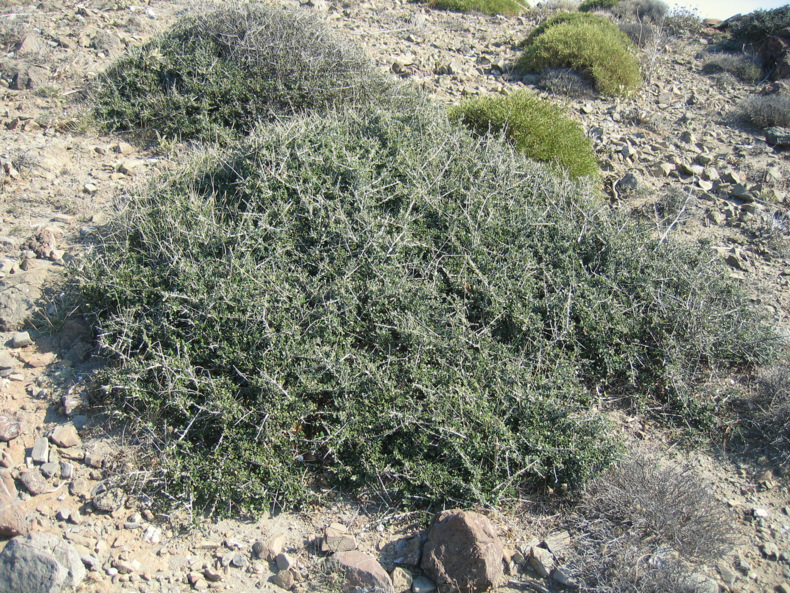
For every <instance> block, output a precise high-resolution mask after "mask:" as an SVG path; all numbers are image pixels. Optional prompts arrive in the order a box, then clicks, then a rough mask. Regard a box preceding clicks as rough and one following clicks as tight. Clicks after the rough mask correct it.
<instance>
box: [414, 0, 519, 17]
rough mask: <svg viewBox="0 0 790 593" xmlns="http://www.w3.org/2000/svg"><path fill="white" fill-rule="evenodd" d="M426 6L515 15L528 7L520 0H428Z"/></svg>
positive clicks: (456, 10)
mask: <svg viewBox="0 0 790 593" xmlns="http://www.w3.org/2000/svg"><path fill="white" fill-rule="evenodd" d="M428 6H430V7H431V8H438V9H439V10H451V11H453V12H481V13H483V14H488V15H496V14H502V15H505V16H515V15H517V14H521V13H522V12H524V11H525V10H527V9H528V8H529V5H527V4H525V3H524V2H522V1H521V0H428Z"/></svg>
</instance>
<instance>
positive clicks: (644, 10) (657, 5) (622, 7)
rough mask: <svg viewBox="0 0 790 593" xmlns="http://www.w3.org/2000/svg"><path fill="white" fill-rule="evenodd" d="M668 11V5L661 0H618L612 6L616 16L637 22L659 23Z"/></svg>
mask: <svg viewBox="0 0 790 593" xmlns="http://www.w3.org/2000/svg"><path fill="white" fill-rule="evenodd" d="M668 11H669V6H667V3H666V2H663V0H620V2H618V3H617V4H616V5H615V6H613V7H612V14H614V15H615V16H616V17H618V18H620V19H623V20H626V21H633V22H638V23H652V24H659V23H661V22H662V21H663V20H664V17H666V15H667V12H668Z"/></svg>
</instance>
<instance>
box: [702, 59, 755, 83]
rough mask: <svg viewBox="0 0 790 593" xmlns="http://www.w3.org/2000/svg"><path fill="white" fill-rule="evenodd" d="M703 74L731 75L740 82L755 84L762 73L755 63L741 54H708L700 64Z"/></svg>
mask: <svg viewBox="0 0 790 593" xmlns="http://www.w3.org/2000/svg"><path fill="white" fill-rule="evenodd" d="M702 71H703V72H704V73H705V74H721V73H722V72H727V73H729V74H732V75H733V76H734V77H735V78H737V79H738V80H740V81H741V82H746V83H749V84H752V83H755V82H757V81H758V80H760V79H761V78H762V71H761V70H760V66H758V65H757V62H756V61H755V60H754V59H752V58H750V57H749V56H746V55H743V54H729V53H715V54H709V55H708V56H707V57H706V58H705V61H704V63H703V64H702Z"/></svg>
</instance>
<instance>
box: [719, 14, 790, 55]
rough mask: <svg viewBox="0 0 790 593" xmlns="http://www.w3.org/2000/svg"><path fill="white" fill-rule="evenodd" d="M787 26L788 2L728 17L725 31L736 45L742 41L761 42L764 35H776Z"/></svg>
mask: <svg viewBox="0 0 790 593" xmlns="http://www.w3.org/2000/svg"><path fill="white" fill-rule="evenodd" d="M787 27H790V4H786V5H784V6H781V7H779V8H774V9H773V10H755V11H753V12H750V13H749V14H745V15H742V16H739V17H738V18H736V19H730V20H729V21H728V22H727V33H729V35H730V37H731V38H732V40H733V42H734V44H735V45H736V46H738V44H741V45H742V44H743V43H754V44H761V43H762V42H763V41H765V38H766V37H769V36H770V35H776V34H777V33H779V32H780V31H781V30H782V29H786V28H787ZM730 45H732V44H730Z"/></svg>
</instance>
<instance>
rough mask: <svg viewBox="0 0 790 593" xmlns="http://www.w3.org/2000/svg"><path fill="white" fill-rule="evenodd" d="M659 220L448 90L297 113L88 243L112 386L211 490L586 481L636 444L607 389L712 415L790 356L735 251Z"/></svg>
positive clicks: (190, 166) (240, 501) (181, 485)
mask: <svg viewBox="0 0 790 593" xmlns="http://www.w3.org/2000/svg"><path fill="white" fill-rule="evenodd" d="M651 233H652V229H645V230H642V229H640V228H639V227H637V226H635V224H634V223H633V222H630V220H629V219H628V218H627V217H626V216H625V215H620V214H618V213H617V212H612V211H610V210H609V209H608V208H606V207H604V206H602V205H601V204H600V202H599V201H598V199H597V197H595V196H594V195H592V190H591V188H587V186H585V185H579V184H576V183H573V182H571V181H569V180H568V179H567V178H563V177H560V176H557V175H555V174H554V172H553V171H552V170H551V169H550V168H548V167H546V166H543V165H540V164H537V163H534V162H532V161H530V160H528V159H526V158H525V157H523V156H522V155H519V154H518V153H516V152H515V151H513V150H512V148H511V147H510V146H509V145H508V144H507V143H506V142H504V141H503V140H502V139H501V138H499V137H488V136H487V137H484V138H475V137H474V136H473V135H472V134H470V133H469V132H468V131H467V130H465V129H464V128H463V127H461V126H457V125H452V124H451V123H450V122H449V121H448V120H447V118H446V117H445V116H444V115H443V111H442V110H441V109H439V108H433V107H431V106H430V105H427V104H426V105H423V106H422V107H421V108H420V109H414V110H409V111H400V112H392V111H388V110H365V111H362V112H348V113H329V114H327V115H324V116H319V115H315V114H312V115H310V116H305V117H293V118H288V119H284V120H282V121H279V122H277V123H275V124H271V125H267V126H262V127H259V128H257V129H256V130H255V131H254V132H253V133H252V134H251V135H249V136H248V137H246V138H244V139H241V140H239V142H238V143H237V144H234V145H233V146H230V147H228V148H226V149H224V150H217V149H212V150H210V151H209V150H205V151H202V152H197V153H196V154H195V155H194V156H193V158H192V160H191V161H189V162H188V163H187V164H185V165H183V166H182V167H181V168H179V169H174V170H171V171H168V172H166V173H164V174H163V177H161V178H159V179H156V180H154V181H152V183H151V185H150V187H149V188H148V189H147V190H141V191H140V192H139V193H137V194H135V195H132V196H130V198H129V201H128V204H127V205H126V206H125V208H124V209H123V211H122V212H121V214H120V216H119V218H118V219H117V220H116V221H114V222H113V223H112V224H111V225H110V226H109V227H108V228H107V229H105V230H104V232H103V233H101V237H100V238H99V239H97V244H96V247H95V248H94V249H93V250H92V251H90V252H89V253H86V254H85V257H84V258H83V259H82V261H81V264H80V265H79V267H78V268H77V269H76V273H77V278H76V280H78V281H79V283H80V286H81V288H82V297H83V300H84V302H85V303H86V307H87V308H88V310H89V311H91V312H93V313H94V314H95V315H96V319H97V322H98V323H99V324H100V328H101V330H100V334H99V340H100V344H101V347H102V349H103V352H104V353H105V355H106V356H108V357H109V358H111V359H114V360H115V361H116V362H115V364H111V365H106V366H105V367H104V368H103V369H102V370H101V371H100V372H99V374H98V376H97V387H100V388H97V390H96V393H95V395H94V397H95V398H97V399H98V401H99V402H105V403H107V404H113V405H114V406H116V408H117V410H118V414H119V416H120V418H122V419H125V420H127V421H128V422H129V426H128V428H129V430H130V431H132V432H134V433H136V434H140V435H147V438H148V439H150V441H149V445H150V446H149V447H148V449H147V450H148V451H150V452H151V455H152V458H151V460H150V463H149V466H150V472H149V474H148V476H147V478H146V477H145V476H142V475H141V476H139V481H140V482H145V483H146V484H147V485H148V486H149V487H150V488H152V489H155V488H159V489H161V490H162V491H164V492H165V493H166V494H167V496H168V497H169V498H168V500H171V501H173V502H175V503H177V502H179V501H183V502H184V503H185V504H189V505H191V508H192V509H193V510H199V509H203V508H205V509H208V510H214V511H215V512H221V513H230V512H236V511H237V510H239V508H242V509H252V508H260V507H269V506H274V507H276V506H296V505H298V504H299V503H302V502H304V501H306V500H311V499H314V498H315V497H318V496H319V495H320V494H319V493H320V491H321V488H327V487H332V488H337V487H341V488H352V489H354V491H355V492H356V493H357V494H358V495H359V496H363V497H364V496H372V495H375V496H377V497H379V498H380V499H381V500H386V501H392V502H393V503H394V501H403V503H404V505H405V506H418V505H427V504H433V503H435V504H436V505H438V506H441V505H442V504H443V503H447V504H452V505H459V504H469V503H491V504H494V503H496V502H497V501H500V500H502V499H504V498H509V497H513V496H521V495H523V493H524V492H525V491H528V490H530V489H532V488H535V487H540V486H542V485H552V486H554V485H556V486H561V485H563V484H567V485H568V486H569V487H570V488H571V489H572V488H574V487H575V486H578V485H579V484H580V483H582V482H583V481H584V480H585V478H587V477H589V476H590V475H592V474H593V473H595V472H596V470H597V469H599V468H600V467H602V466H603V465H605V464H606V463H607V462H608V461H609V460H610V459H611V458H612V455H613V452H614V449H615V445H614V443H613V438H612V435H611V432H610V431H609V430H608V428H607V424H606V421H605V420H604V417H603V416H602V415H601V414H600V413H599V412H598V405H599V394H602V393H609V394H617V396H618V397H620V398H629V399H630V401H632V402H633V405H634V406H635V407H637V408H639V409H642V410H643V411H644V410H646V409H648V408H649V409H652V410H660V412H661V417H663V418H665V419H667V418H673V417H676V418H678V419H679V421H680V422H683V423H684V424H686V423H689V424H693V423H695V422H696V420H697V419H698V418H699V415H700V414H701V413H702V412H701V410H702V411H704V410H707V407H706V406H709V404H710V402H709V401H708V400H706V399H705V397H706V396H703V395H702V393H703V392H702V391H700V390H698V389H697V386H698V385H699V384H700V383H701V382H703V381H705V380H707V378H708V376H709V374H710V373H711V372H713V371H715V370H719V369H721V370H723V371H724V372H728V369H731V368H733V367H734V366H737V367H739V368H740V367H748V366H749V365H750V364H753V363H754V362H757V361H762V360H766V359H767V358H768V357H769V355H770V348H771V344H772V341H771V340H772V338H771V334H770V332H769V331H768V329H766V326H765V325H764V324H763V323H762V322H761V320H760V318H759V316H758V314H757V313H756V311H755V309H754V308H753V306H752V305H751V304H750V303H749V301H748V299H746V298H745V297H744V296H743V294H742V293H741V291H740V290H739V289H738V287H737V286H736V284H734V281H731V280H729V279H728V275H727V274H726V273H725V271H724V270H723V269H722V267H723V264H721V263H720V262H719V259H718V258H717V257H716V255H715V254H711V253H708V252H705V251H701V250H700V249H699V248H694V247H693V246H690V245H686V244H675V243H674V242H673V241H672V240H671V239H667V240H664V241H660V240H657V239H654V238H652V234H651Z"/></svg>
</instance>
